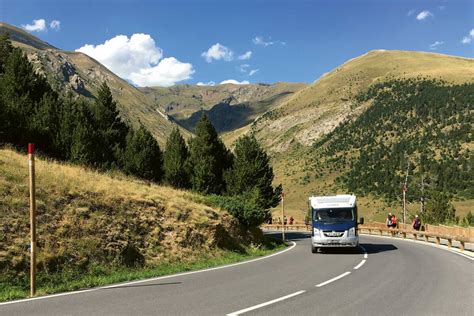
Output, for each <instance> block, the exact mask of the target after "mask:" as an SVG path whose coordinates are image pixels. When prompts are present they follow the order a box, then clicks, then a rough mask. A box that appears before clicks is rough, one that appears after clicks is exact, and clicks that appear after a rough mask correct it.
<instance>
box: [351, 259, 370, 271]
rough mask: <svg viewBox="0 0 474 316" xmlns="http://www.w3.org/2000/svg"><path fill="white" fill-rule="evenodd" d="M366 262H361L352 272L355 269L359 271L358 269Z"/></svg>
mask: <svg viewBox="0 0 474 316" xmlns="http://www.w3.org/2000/svg"><path fill="white" fill-rule="evenodd" d="M366 261H367V260H365V259H364V260H362V261H361V262H360V263H359V264H358V265H356V266H355V267H354V270H357V269H359V268H360V267H362V266H363V265H364V263H365V262H366Z"/></svg>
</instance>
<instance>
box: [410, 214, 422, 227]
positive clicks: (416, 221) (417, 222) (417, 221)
mask: <svg viewBox="0 0 474 316" xmlns="http://www.w3.org/2000/svg"><path fill="white" fill-rule="evenodd" d="M412 226H413V229H414V230H420V228H421V220H420V218H419V217H418V215H415V218H414V219H413V224H412Z"/></svg>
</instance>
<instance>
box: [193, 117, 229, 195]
mask: <svg viewBox="0 0 474 316" xmlns="http://www.w3.org/2000/svg"><path fill="white" fill-rule="evenodd" d="M195 134H196V137H195V138H193V139H191V141H190V143H189V161H190V164H191V184H192V188H193V190H195V191H197V192H200V193H204V194H212V193H214V194H220V193H222V192H223V191H224V190H225V183H224V180H223V171H224V170H225V169H228V168H229V167H230V166H231V164H232V155H231V153H230V152H229V151H228V150H227V148H226V147H225V146H224V144H223V143H222V141H221V140H220V139H219V137H218V135H217V132H216V130H215V129H214V127H213V126H212V124H211V122H210V121H209V119H208V118H207V116H206V115H205V114H202V116H201V118H200V119H199V121H198V122H197V124H196V130H195Z"/></svg>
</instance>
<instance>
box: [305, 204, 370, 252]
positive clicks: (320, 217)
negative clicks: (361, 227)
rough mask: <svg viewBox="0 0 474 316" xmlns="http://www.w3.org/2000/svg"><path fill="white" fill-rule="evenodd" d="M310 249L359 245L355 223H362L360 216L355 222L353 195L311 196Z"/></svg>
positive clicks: (355, 207) (355, 209) (355, 212)
mask: <svg viewBox="0 0 474 316" xmlns="http://www.w3.org/2000/svg"><path fill="white" fill-rule="evenodd" d="M309 208H310V211H311V226H312V232H311V251H312V252H313V253H317V252H318V249H320V248H325V247H351V248H356V247H358V246H359V235H358V232H357V225H358V224H364V218H363V217H361V218H360V220H359V222H357V202H356V196H355V195H334V196H311V197H310V198H309Z"/></svg>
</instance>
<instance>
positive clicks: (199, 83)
mask: <svg viewBox="0 0 474 316" xmlns="http://www.w3.org/2000/svg"><path fill="white" fill-rule="evenodd" d="M196 85H197V86H215V85H216V83H215V82H214V81H209V82H202V81H199V82H198V83H196Z"/></svg>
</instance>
